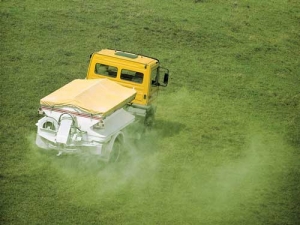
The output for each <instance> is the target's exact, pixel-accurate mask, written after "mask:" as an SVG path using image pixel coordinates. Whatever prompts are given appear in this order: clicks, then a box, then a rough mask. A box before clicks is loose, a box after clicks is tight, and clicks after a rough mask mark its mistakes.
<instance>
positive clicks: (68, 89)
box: [40, 79, 136, 116]
mask: <svg viewBox="0 0 300 225" xmlns="http://www.w3.org/2000/svg"><path fill="white" fill-rule="evenodd" d="M135 95H136V91H135V90H134V89H130V88H126V87H123V86H121V85H119V84H117V83H116V82H113V81H110V80H108V79H92V80H85V79H76V80H73V81H72V82H70V83H68V84H66V85H65V86H63V87H61V88H60V89H58V90H56V91H54V92H53V93H51V94H49V95H47V96H46V97H44V98H42V99H41V100H40V104H41V105H43V106H50V107H63V106H70V107H76V108H79V109H80V110H82V111H84V112H86V113H89V114H102V115H103V116H106V115H109V114H111V113H112V112H114V111H115V110H117V109H119V108H121V107H123V106H124V105H125V104H127V103H129V102H131V101H132V100H133V99H134V98H135Z"/></svg>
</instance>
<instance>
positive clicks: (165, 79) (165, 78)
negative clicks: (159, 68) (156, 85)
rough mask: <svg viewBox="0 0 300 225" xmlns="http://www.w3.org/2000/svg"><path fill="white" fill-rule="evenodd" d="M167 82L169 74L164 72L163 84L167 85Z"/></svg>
mask: <svg viewBox="0 0 300 225" xmlns="http://www.w3.org/2000/svg"><path fill="white" fill-rule="evenodd" d="M168 82H169V74H168V73H165V75H164V86H167V85H168Z"/></svg>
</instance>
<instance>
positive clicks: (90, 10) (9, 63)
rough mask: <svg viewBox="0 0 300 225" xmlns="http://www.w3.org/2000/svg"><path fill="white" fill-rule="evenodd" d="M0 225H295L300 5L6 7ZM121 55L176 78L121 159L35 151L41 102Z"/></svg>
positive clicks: (278, 1)
mask: <svg viewBox="0 0 300 225" xmlns="http://www.w3.org/2000/svg"><path fill="white" fill-rule="evenodd" d="M0 13H1V17H0V18H1V24H0V25H1V33H0V35H1V36H0V38H1V45H0V54H1V55H0V57H1V58H0V65H1V80H0V85H1V87H0V90H1V92H0V104H1V107H0V113H1V117H0V126H1V132H0V143H1V144H0V190H1V211H0V213H1V214H0V223H1V224H64V225H65V224H172V225H173V224H174V225H175V224H205V225H206V224H211V225H215V224H230V225H233V224H237V225H240V224H249V225H250V224H251V225H254V224H263V225H268V224H278V225H282V224H286V225H292V224H299V223H300V216H299V215H300V182H299V177H300V152H299V150H300V32H299V31H300V3H299V2H298V1H297V0H272V1H267V0H261V1H259V0H248V1H235V0H226V1H221V0H173V1H158V0H140V1H133V0H126V1H125V0H118V1H117V0H111V1H80V0H73V1H71V0H65V1H57V0H55V1H46V0H45V1H33V0H27V1H7V0H2V1H0ZM102 48H116V49H122V50H126V51H130V52H135V53H142V54H144V55H150V56H153V57H156V58H159V59H160V61H161V63H162V64H163V65H164V66H165V67H168V68H169V69H170V71H171V73H170V76H171V79H170V82H169V86H168V87H167V88H166V89H163V90H162V91H161V92H160V95H159V100H158V102H157V106H158V108H157V114H156V123H155V126H154V129H153V130H152V131H151V132H150V133H149V134H148V136H147V137H146V138H145V139H144V140H143V141H142V142H140V143H137V144H136V145H131V146H128V147H129V148H130V149H131V154H130V157H129V158H128V159H127V160H126V161H122V162H120V163H118V164H112V165H103V164H102V163H99V162H98V161H97V160H96V159H94V158H90V157H79V156H62V157H56V156H55V154H54V153H51V152H50V153H49V152H44V151H42V150H40V149H38V148H37V147H36V146H35V144H34V140H35V132H36V126H35V123H36V122H37V120H38V116H37V108H38V107H39V100H40V99H41V98H42V97H44V96H45V95H47V94H49V93H51V92H52V91H54V90H56V89H57V88H59V87H61V86H63V85H65V84H66V83H68V82H70V81H71V80H73V79H76V78H84V77H85V75H86V70H87V65H88V60H89V55H90V54H91V53H92V52H94V51H98V50H100V49H102Z"/></svg>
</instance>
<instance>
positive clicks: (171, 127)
mask: <svg viewBox="0 0 300 225" xmlns="http://www.w3.org/2000/svg"><path fill="white" fill-rule="evenodd" d="M185 127H186V125H184V124H183V123H179V122H173V121H166V120H155V124H154V126H153V128H152V129H153V131H154V132H157V135H158V136H159V137H172V136H174V135H176V134H178V133H180V131H181V130H183V129H184V128H185Z"/></svg>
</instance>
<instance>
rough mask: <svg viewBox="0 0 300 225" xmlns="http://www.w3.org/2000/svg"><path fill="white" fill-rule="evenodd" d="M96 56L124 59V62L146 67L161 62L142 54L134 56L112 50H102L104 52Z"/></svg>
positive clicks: (99, 52)
mask: <svg viewBox="0 0 300 225" xmlns="http://www.w3.org/2000/svg"><path fill="white" fill-rule="evenodd" d="M96 54H98V55H105V56H110V57H113V58H118V59H122V60H128V61H131V62H136V63H141V64H144V65H150V64H153V63H155V64H156V63H159V60H158V59H156V58H152V57H149V56H144V55H140V54H134V53H130V52H124V51H119V50H112V49H102V50H100V51H98V52H96Z"/></svg>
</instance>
